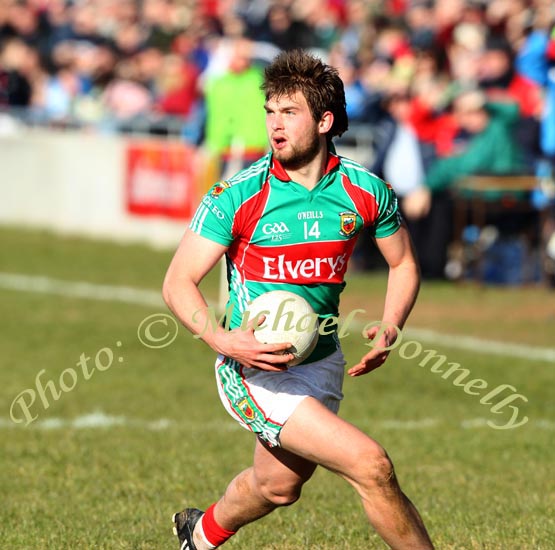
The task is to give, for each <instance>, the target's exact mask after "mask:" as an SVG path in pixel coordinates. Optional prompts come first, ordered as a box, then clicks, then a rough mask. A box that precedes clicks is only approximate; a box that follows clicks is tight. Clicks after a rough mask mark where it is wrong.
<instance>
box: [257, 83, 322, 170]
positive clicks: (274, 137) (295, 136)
mask: <svg viewBox="0 0 555 550" xmlns="http://www.w3.org/2000/svg"><path fill="white" fill-rule="evenodd" d="M264 108H265V109H266V130H267V131H268V138H269V140H270V146H271V148H272V152H273V154H274V156H275V158H276V159H277V160H279V162H280V163H281V164H282V165H283V167H284V168H285V169H291V170H293V169H299V168H302V167H303V166H305V165H307V164H309V163H310V162H311V161H312V160H314V158H316V156H317V154H318V153H319V151H320V148H321V147H322V146H323V143H325V138H324V139H323V138H322V134H320V132H319V130H318V128H319V126H318V123H317V122H316V121H315V120H314V118H313V117H312V114H311V112H310V108H309V106H308V103H307V102H306V99H305V97H304V95H303V94H302V93H301V92H296V93H295V94H293V95H291V96H282V97H278V98H270V99H269V100H268V101H267V102H266V105H265V106H264Z"/></svg>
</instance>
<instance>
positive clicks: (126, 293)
mask: <svg viewBox="0 0 555 550" xmlns="http://www.w3.org/2000/svg"><path fill="white" fill-rule="evenodd" d="M0 288H5V289H8V290H19V291H22V292H36V293H38V294H56V295H58V296H67V297H71V298H86V299H88V300H101V301H105V302H123V303H126V304H134V305H141V306H162V305H163V302H162V295H161V291H160V292H154V291H153V290H142V289H139V288H133V287H130V286H113V285H97V284H93V283H87V282H85V281H63V280H61V279H52V278H50V277H39V276H35V275H23V274H20V273H0Z"/></svg>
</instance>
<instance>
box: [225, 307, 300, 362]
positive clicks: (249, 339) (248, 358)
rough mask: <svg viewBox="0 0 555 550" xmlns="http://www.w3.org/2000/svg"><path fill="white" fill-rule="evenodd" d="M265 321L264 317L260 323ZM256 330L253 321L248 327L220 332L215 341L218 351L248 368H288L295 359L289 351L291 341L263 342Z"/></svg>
mask: <svg viewBox="0 0 555 550" xmlns="http://www.w3.org/2000/svg"><path fill="white" fill-rule="evenodd" d="M263 322H264V318H263V317H262V318H261V319H260V320H259V324H261V323H263ZM254 332H255V327H254V326H253V323H252V322H250V323H249V324H248V325H247V328H241V327H239V328H235V329H233V330H229V331H224V330H223V331H221V332H218V335H217V337H216V339H215V342H214V344H215V347H216V351H218V353H221V354H222V355H225V356H226V357H230V358H231V359H235V360H236V361H237V362H238V363H240V364H241V365H243V366H245V367H248V368H255V369H261V370H265V371H284V370H287V363H288V362H289V361H292V360H293V359H294V356H293V354H292V353H289V352H288V351H287V350H288V349H289V348H291V343H290V342H285V343H282V344H263V343H262V342H259V341H258V340H257V339H256V338H255V336H254Z"/></svg>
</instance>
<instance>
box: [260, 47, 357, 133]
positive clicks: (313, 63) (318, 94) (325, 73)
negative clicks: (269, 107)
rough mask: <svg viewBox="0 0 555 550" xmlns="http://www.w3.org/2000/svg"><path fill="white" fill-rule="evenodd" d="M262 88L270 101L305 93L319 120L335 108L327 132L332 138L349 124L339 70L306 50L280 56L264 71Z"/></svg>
mask: <svg viewBox="0 0 555 550" xmlns="http://www.w3.org/2000/svg"><path fill="white" fill-rule="evenodd" d="M261 88H262V91H263V92H264V94H265V95H266V101H268V100H269V99H270V98H279V97H283V96H291V95H293V94H294V93H296V92H302V94H303V95H304V97H305V99H306V102H307V103H308V107H309V108H310V112H311V113H312V117H313V118H314V120H315V121H316V122H319V121H320V120H321V119H322V115H323V114H324V113H325V112H326V111H331V113H333V125H332V127H331V129H330V131H329V132H328V133H327V138H328V141H330V140H331V138H333V137H334V136H340V135H341V134H343V132H345V131H346V130H347V128H348V127H349V119H348V117H347V104H346V101H345V89H344V88H343V82H342V81H341V78H339V73H338V72H337V69H335V68H333V67H330V66H329V65H326V64H325V63H323V62H322V60H321V59H319V58H317V57H315V56H313V55H311V54H309V53H307V52H305V51H303V50H291V51H287V52H282V53H280V54H279V55H277V57H276V58H275V59H274V60H273V62H272V63H271V64H270V65H268V66H267V67H266V69H265V71H264V83H263V84H262V86H261Z"/></svg>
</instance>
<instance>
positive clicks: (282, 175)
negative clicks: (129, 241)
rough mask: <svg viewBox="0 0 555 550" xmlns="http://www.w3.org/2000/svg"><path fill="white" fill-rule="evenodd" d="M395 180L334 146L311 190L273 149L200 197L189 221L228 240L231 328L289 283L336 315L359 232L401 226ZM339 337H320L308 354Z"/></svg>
mask: <svg viewBox="0 0 555 550" xmlns="http://www.w3.org/2000/svg"><path fill="white" fill-rule="evenodd" d="M400 223H401V222H400V215H399V212H398V209H397V199H396V197H395V194H394V192H393V190H392V189H391V187H390V186H389V185H388V184H386V183H385V182H384V181H382V180H381V179H379V178H378V177H376V176H375V175H374V174H372V173H371V172H369V171H368V170H366V169H365V168H364V167H363V166H361V165H360V164H358V163H356V162H354V161H352V160H349V159H347V158H344V157H340V156H338V155H336V154H335V153H333V152H330V153H329V156H328V162H327V166H326V170H325V173H324V175H323V177H322V178H321V179H320V181H319V182H318V184H317V185H316V186H315V187H314V188H313V189H311V190H308V189H306V188H305V187H304V186H302V185H300V184H297V183H295V182H294V181H292V180H291V179H290V178H289V176H288V175H287V173H286V172H285V170H284V168H283V167H282V166H281V165H280V163H279V162H278V161H277V160H276V159H274V158H273V157H272V155H271V153H268V154H267V155H266V156H264V157H262V158H261V159H260V160H259V161H257V162H255V163H254V164H252V165H251V166H250V167H249V168H247V169H245V170H242V171H241V172H239V173H238V174H236V175H235V176H233V177H232V178H230V179H229V180H227V181H222V182H219V183H217V184H215V185H214V186H213V187H212V188H211V189H210V190H209V191H208V193H207V194H206V195H205V196H204V197H203V199H202V202H201V204H200V206H199V207H198V209H197V211H196V213H195V215H194V217H193V219H192V221H191V224H190V229H191V230H192V231H194V232H195V233H198V234H199V235H202V236H203V237H206V238H208V239H210V240H212V241H215V242H217V243H220V244H222V245H225V246H228V247H229V248H228V251H227V254H226V258H227V264H228V281H229V292H230V297H229V303H228V308H229V307H230V306H231V305H233V310H232V311H233V312H232V318H231V322H230V326H231V328H234V327H238V326H240V324H241V320H242V313H243V312H244V311H245V310H246V309H247V305H248V302H250V301H252V300H254V298H256V297H257V296H259V295H260V294H263V293H264V292H268V291H270V290H276V289H282V290H290V291H292V292H295V293H297V294H300V295H301V296H303V297H304V298H306V299H307V300H308V302H309V303H310V304H311V305H312V307H313V308H314V311H315V312H316V313H317V314H318V315H319V316H320V317H329V316H337V315H338V308H339V295H340V294H341V291H342V290H343V288H344V286H345V282H344V276H345V272H346V270H347V264H348V261H349V258H350V256H351V254H352V252H353V248H354V246H355V243H356V240H357V237H358V235H359V233H360V231H361V230H362V229H363V228H364V227H370V228H371V231H372V232H373V234H374V236H375V237H376V238H381V237H388V236H389V235H392V234H393V233H395V232H396V231H397V229H398V228H399V226H400ZM336 345H337V344H336V342H335V341H334V339H332V338H325V337H320V339H319V343H318V347H317V349H316V350H315V352H314V353H313V355H312V356H311V358H310V360H315V359H318V358H320V357H324V356H326V355H327V354H329V353H331V352H332V351H333V350H334V349H335V347H336Z"/></svg>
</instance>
